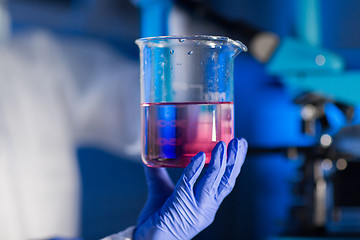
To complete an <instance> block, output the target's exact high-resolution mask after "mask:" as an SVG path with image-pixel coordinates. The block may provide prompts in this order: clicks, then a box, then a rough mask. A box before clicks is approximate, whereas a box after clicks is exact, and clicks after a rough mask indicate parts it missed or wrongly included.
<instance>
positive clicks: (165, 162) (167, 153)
mask: <svg viewBox="0 0 360 240" xmlns="http://www.w3.org/2000/svg"><path fill="white" fill-rule="evenodd" d="M233 106H234V104H233V103H232V102H221V103H206V102H205V103H143V104H141V135H142V149H141V156H142V159H143V162H144V163H145V164H146V165H147V166H150V167H186V165H187V164H188V163H189V162H190V160H191V158H192V157H194V156H195V155H196V154H197V153H198V152H200V151H203V152H204V153H205V154H206V164H208V163H209V161H210V158H211V151H212V149H213V147H214V146H215V145H216V143H217V142H219V141H224V142H225V143H226V144H228V143H229V142H230V140H231V139H232V138H233V136H234V121H233V119H234V117H233V116H234V110H233Z"/></svg>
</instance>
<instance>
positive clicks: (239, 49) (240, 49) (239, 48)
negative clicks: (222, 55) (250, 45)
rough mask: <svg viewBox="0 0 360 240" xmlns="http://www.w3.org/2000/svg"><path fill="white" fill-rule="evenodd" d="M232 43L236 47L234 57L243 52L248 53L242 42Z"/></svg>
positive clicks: (235, 41) (234, 41) (233, 41)
mask: <svg viewBox="0 0 360 240" xmlns="http://www.w3.org/2000/svg"><path fill="white" fill-rule="evenodd" d="M230 42H231V44H232V45H233V47H234V57H235V56H236V55H238V54H239V53H241V52H247V50H248V49H247V47H246V46H245V44H243V43H242V42H240V41H238V40H231V41H230Z"/></svg>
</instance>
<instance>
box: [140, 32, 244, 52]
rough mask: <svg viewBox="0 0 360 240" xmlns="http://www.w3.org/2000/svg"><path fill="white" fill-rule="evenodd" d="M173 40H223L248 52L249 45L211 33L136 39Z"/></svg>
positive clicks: (142, 40)
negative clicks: (211, 34)
mask: <svg viewBox="0 0 360 240" xmlns="http://www.w3.org/2000/svg"><path fill="white" fill-rule="evenodd" d="M169 39H170V40H171V39H178V40H179V41H181V40H199V41H201V40H208V41H222V42H227V43H230V44H232V45H234V46H235V47H238V48H239V49H240V50H241V51H243V52H246V51H247V47H246V46H245V44H243V43H242V42H241V41H239V40H232V39H231V38H229V37H224V36H210V35H169V36H156V37H144V38H139V39H136V41H135V42H136V44H139V43H146V42H151V41H160V40H169Z"/></svg>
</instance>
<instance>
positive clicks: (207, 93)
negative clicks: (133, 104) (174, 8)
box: [136, 36, 247, 167]
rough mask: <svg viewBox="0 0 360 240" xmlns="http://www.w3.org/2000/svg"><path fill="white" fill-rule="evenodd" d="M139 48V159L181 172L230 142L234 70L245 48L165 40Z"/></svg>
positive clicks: (223, 41) (216, 40) (225, 41)
mask: <svg viewBox="0 0 360 240" xmlns="http://www.w3.org/2000/svg"><path fill="white" fill-rule="evenodd" d="M136 44H137V45H138V46H139V48H140V83H141V135H142V136H141V139H142V144H141V145H142V146H141V157H142V160H143V162H144V163H145V164H146V165H147V166H150V167H185V166H186V165H187V164H188V163H189V162H190V160H191V158H192V157H193V156H195V155H196V154H197V153H198V152H200V151H203V152H204V153H205V154H206V164H208V163H209V161H210V158H211V151H212V149H213V147H214V146H215V145H216V143H217V142H219V141H224V142H225V143H226V144H228V143H229V141H230V140H231V139H232V138H233V137H234V107H233V105H234V104H233V86H234V83H233V65H234V58H235V56H236V55H237V54H238V53H239V52H241V51H246V50H247V49H246V47H245V45H243V44H242V43H241V42H239V41H234V40H231V39H229V38H227V37H214V36H164V37H149V38H141V39H138V40H136Z"/></svg>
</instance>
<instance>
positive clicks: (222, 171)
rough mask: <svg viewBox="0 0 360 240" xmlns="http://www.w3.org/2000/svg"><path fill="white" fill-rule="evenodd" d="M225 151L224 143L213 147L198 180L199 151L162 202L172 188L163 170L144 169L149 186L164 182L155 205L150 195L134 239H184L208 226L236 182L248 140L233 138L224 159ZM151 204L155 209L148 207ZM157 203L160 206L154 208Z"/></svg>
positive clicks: (201, 157)
mask: <svg viewBox="0 0 360 240" xmlns="http://www.w3.org/2000/svg"><path fill="white" fill-rule="evenodd" d="M225 151H226V145H225V143H223V142H219V143H218V144H217V145H216V146H215V147H214V149H213V152H212V158H211V160H210V163H209V167H208V169H207V170H206V172H205V174H204V176H203V177H202V178H201V179H198V177H199V176H200V173H201V171H202V169H203V167H204V165H205V154H204V153H203V152H200V153H198V154H197V155H196V156H195V157H194V158H193V159H192V160H191V162H190V163H189V165H188V166H187V167H186V168H185V170H184V173H183V175H182V176H181V177H180V179H179V181H178V183H177V185H176V187H175V191H173V193H172V194H171V195H170V197H169V198H167V200H166V201H165V202H164V204H162V201H164V199H165V197H166V196H167V195H168V194H169V192H170V191H171V188H172V186H171V184H170V182H169V181H170V179H168V175H167V174H166V173H165V172H164V170H162V169H156V170H155V169H148V170H146V171H147V178H148V181H150V183H149V186H150V185H151V186H153V183H155V182H157V183H159V184H160V183H165V185H164V194H160V196H159V197H158V198H159V199H157V200H158V203H157V204H156V203H155V201H153V200H151V199H155V198H152V197H149V200H148V202H147V204H146V207H145V209H144V211H143V212H142V214H141V217H140V218H139V224H138V226H137V228H136V230H135V231H134V239H135V240H143V239H155V240H172V239H181V240H187V239H191V238H193V237H194V236H196V235H197V234H198V233H199V232H201V231H202V230H203V229H205V228H206V227H207V226H209V225H210V224H211V223H212V222H213V220H214V218H215V214H216V212H217V210H218V208H219V206H220V204H221V202H222V201H223V200H224V198H225V197H226V196H227V195H228V194H229V193H230V192H231V191H232V189H233V187H234V185H235V180H236V177H237V176H238V175H239V173H240V169H241V166H242V164H243V162H244V159H245V155H246V151H247V142H246V141H245V140H244V139H241V140H238V139H233V140H232V141H231V142H230V143H229V146H228V148H227V159H226V154H225ZM168 183H169V184H168ZM195 183H196V184H195ZM161 188H162V187H159V189H156V188H154V189H149V190H150V191H149V193H150V194H151V192H152V191H153V192H157V193H159V192H161V191H162V190H161ZM150 205H152V206H154V208H153V209H150V208H147V207H148V206H150ZM159 205H161V206H160V208H156V207H159Z"/></svg>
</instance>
